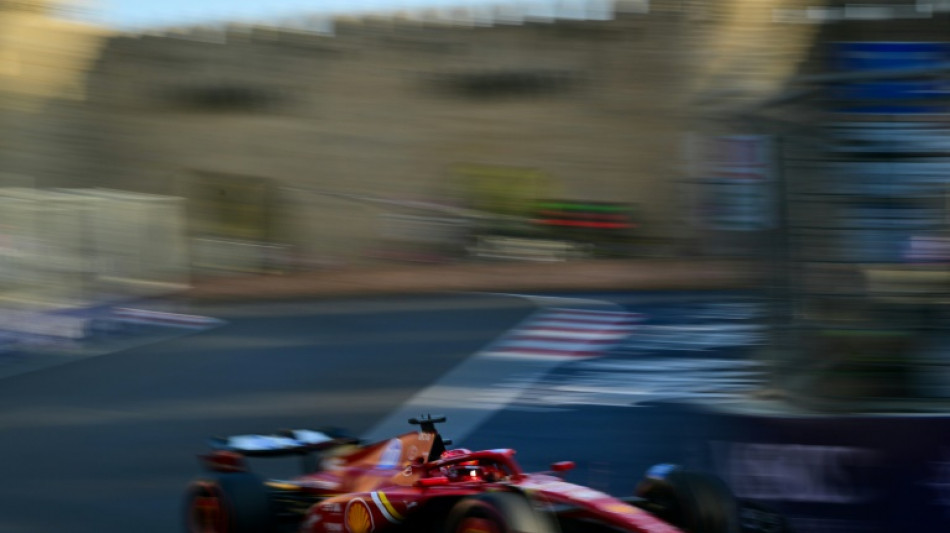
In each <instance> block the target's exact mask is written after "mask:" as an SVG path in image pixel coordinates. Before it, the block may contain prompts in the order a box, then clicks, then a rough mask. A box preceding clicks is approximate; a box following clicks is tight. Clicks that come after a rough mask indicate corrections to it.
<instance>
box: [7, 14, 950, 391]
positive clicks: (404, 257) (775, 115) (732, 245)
mask: <svg viewBox="0 0 950 533" xmlns="http://www.w3.org/2000/svg"><path fill="white" fill-rule="evenodd" d="M562 4H564V5H567V4H571V6H572V7H571V9H570V10H567V9H566V8H564V7H563V6H562V7H560V8H554V7H551V8H550V9H547V10H546V11H543V12H539V11H537V10H536V8H529V7H524V6H521V7H519V5H516V4H510V3H509V4H505V3H500V4H499V5H498V6H495V7H486V8H484V9H479V10H472V9H443V10H430V11H424V12H423V11H419V12H409V13H390V14H381V15H379V16H368V15H367V16H360V17H352V18H343V17H334V18H321V17H309V16H306V15H301V16H300V17H298V18H294V19H285V20H283V21H282V22H281V23H280V24H276V23H273V22H271V23H264V22H261V23H260V24H250V23H246V22H245V23H242V24H227V23H224V22H222V23H221V24H217V25H206V26H200V27H198V26H189V27H179V28H164V29H161V30H155V31H150V32H138V33H122V32H118V31H116V30H114V29H109V28H102V27H96V26H94V25H91V24H86V23H79V22H75V20H74V19H66V18H63V17H62V8H63V4H61V3H58V2H53V1H39V0H36V1H6V0H0V93H2V98H0V250H2V255H0V297H2V298H3V301H4V305H7V306H11V307H14V308H28V309H32V310H36V309H49V308H57V307H64V306H82V305H93V304H96V303H101V302H102V301H103V300H108V299H121V298H126V299H127V298H137V297H145V296H155V295H161V294H171V293H174V292H175V291H178V290H180V289H181V288H182V287H186V286H188V285H189V284H190V283H192V282H193V281H194V280H197V279H203V278H207V277H214V276H233V275H246V274H252V275H257V274H288V273H294V272H301V271H307V272H309V271H319V270H321V269H339V268H348V267H349V268H357V267H361V266H370V265H374V266H379V265H386V264H405V263H426V264H449V263H459V262H499V261H501V262H545V263H555V262H564V261H573V260H577V259H631V260H636V259H638V258H656V257H663V258H683V259H686V260H688V261H702V260H703V259H705V258H722V257H729V258H738V259H740V260H743V261H748V262H751V263H755V264H757V265H762V266H763V267H764V268H765V271H766V272H767V273H768V275H767V276H766V277H765V280H766V281H765V282H763V283H761V285H756V286H753V287H750V288H753V289H761V290H764V291H766V292H767V293H768V296H769V297H770V298H771V301H772V302H773V304H774V305H773V306H772V307H773V312H772V321H773V324H772V325H773V326H774V327H773V329H774V331H775V335H774V339H773V342H772V343H771V344H770V345H769V347H768V348H767V349H766V350H764V351H765V353H764V354H763V357H766V358H768V359H769V360H771V361H773V362H774V363H775V368H776V373H775V374H776V376H777V378H776V386H777V387H780V388H782V389H785V390H795V391H801V392H805V393H806V395H807V396H809V397H825V398H829V399H840V398H845V399H861V400H862V401H864V400H868V399H875V400H876V399H886V400H893V399H912V400H916V399H921V398H925V399H944V398H946V397H947V396H948V395H950V389H948V388H947V387H948V384H950V376H945V374H947V372H948V370H950V367H948V366H947V365H946V363H947V358H948V357H950V342H948V338H947V337H948V322H950V319H948V312H947V308H948V303H950V274H948V265H950V195H948V183H950V177H948V176H950V173H948V170H950V153H948V152H950V142H948V140H947V139H948V138H950V137H948V135H947V133H948V131H947V130H948V129H950V114H948V112H950V109H948V104H950V99H948V97H950V69H948V65H950V45H948V44H947V42H946V40H947V37H948V36H947V29H948V28H950V2H947V1H945V0H931V1H924V0H917V1H912V0H891V1H888V2H875V1H872V0H866V1H865V2H863V3H862V4H860V5H856V4H851V3H847V2H843V1H837V0H827V1H824V2H821V1H818V0H815V1H805V0H732V1H725V0H719V1H705V0H653V1H646V0H618V1H617V2H603V1H589V2H574V3H570V2H568V3H562ZM551 5H554V4H553V3H552V4H551ZM558 5H560V4H558ZM533 9H534V11H532V10H533ZM750 284H751V283H750Z"/></svg>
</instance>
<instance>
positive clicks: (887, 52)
mask: <svg viewBox="0 0 950 533" xmlns="http://www.w3.org/2000/svg"><path fill="white" fill-rule="evenodd" d="M830 46H831V58H832V59H831V62H832V65H831V67H832V71H834V72H838V73H851V72H855V73H857V72H870V71H882V70H896V69H927V68H932V67H936V66H937V65H940V64H944V63H947V62H950V43H945V42H840V43H832V44H831V45H830ZM831 96H832V99H833V100H834V101H835V103H834V105H835V106H836V108H837V110H839V111H842V112H847V113H881V114H932V113H945V112H947V110H948V107H947V106H946V104H945V103H943V102H942V101H945V99H946V98H948V97H950V83H948V82H947V81H946V80H945V79H941V78H940V77H920V78H906V79H899V78H898V79H880V80H867V81H854V82H843V83H837V84H834V85H832V87H831Z"/></svg>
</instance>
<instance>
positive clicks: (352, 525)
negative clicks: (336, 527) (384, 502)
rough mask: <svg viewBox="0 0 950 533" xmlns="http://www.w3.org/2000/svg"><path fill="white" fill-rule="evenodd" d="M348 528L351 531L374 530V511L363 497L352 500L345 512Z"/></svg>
mask: <svg viewBox="0 0 950 533" xmlns="http://www.w3.org/2000/svg"><path fill="white" fill-rule="evenodd" d="M344 521H345V522H346V530H347V531H348V532H349V533H370V531H373V528H374V526H373V513H372V512H370V510H369V506H368V505H366V502H364V501H363V499H362V498H356V499H354V500H350V502H349V503H347V504H346V512H345V514H344Z"/></svg>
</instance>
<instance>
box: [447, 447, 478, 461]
mask: <svg viewBox="0 0 950 533" xmlns="http://www.w3.org/2000/svg"><path fill="white" fill-rule="evenodd" d="M470 453H472V450H469V449H467V448H456V449H454V450H445V451H444V452H442V455H441V456H440V457H439V458H440V459H452V458H453V457H461V456H463V455H468V454H470Z"/></svg>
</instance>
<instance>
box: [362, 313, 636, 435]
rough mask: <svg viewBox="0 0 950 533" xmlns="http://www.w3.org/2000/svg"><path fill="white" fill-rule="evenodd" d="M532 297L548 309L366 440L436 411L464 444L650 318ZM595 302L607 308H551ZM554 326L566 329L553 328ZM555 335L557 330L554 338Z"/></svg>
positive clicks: (452, 373) (399, 430) (388, 419)
mask: <svg viewBox="0 0 950 533" xmlns="http://www.w3.org/2000/svg"><path fill="white" fill-rule="evenodd" d="M529 298H530V299H531V300H532V301H534V302H535V303H537V304H539V306H540V307H541V309H539V310H538V311H535V312H534V313H533V314H531V315H530V316H528V318H526V319H525V320H523V321H522V322H521V323H520V324H518V325H517V326H516V327H514V328H513V329H512V330H510V331H509V332H508V333H506V334H504V335H502V336H501V337H499V338H498V339H497V340H495V341H494V342H492V343H491V344H489V345H488V346H487V347H486V348H484V349H483V350H481V351H480V352H477V353H475V354H473V355H472V356H470V357H469V358H468V359H466V360H465V361H463V362H462V363H460V364H459V365H458V366H456V367H455V368H454V369H452V370H451V371H449V372H448V373H447V374H445V375H444V376H442V377H441V378H440V379H439V380H438V381H437V382H436V383H435V384H433V385H432V386H430V387H428V388H427V389H424V390H422V391H420V392H419V393H418V394H416V395H415V396H414V397H413V398H411V399H410V400H409V401H407V402H406V403H405V404H403V405H402V406H400V407H399V408H398V409H396V410H395V411H394V412H393V413H391V414H390V415H389V416H387V417H386V418H385V419H383V420H382V421H381V422H380V423H379V424H377V425H376V426H375V427H374V428H372V429H371V430H369V431H368V432H366V433H365V434H364V435H363V438H364V439H366V440H368V441H370V442H375V441H380V440H384V439H387V438H390V437H392V436H393V435H398V434H400V433H404V432H406V430H407V429H408V428H409V426H408V423H407V420H408V419H409V418H410V417H413V416H418V415H420V414H427V413H431V414H442V415H445V416H446V417H447V420H448V421H447V422H446V424H445V425H444V427H443V428H442V429H441V432H442V433H443V434H444V435H445V436H446V437H447V438H452V439H454V440H455V441H456V442H459V441H461V440H462V439H464V438H465V437H466V436H468V435H469V434H471V433H472V432H473V431H475V430H476V429H477V428H478V427H479V426H480V425H481V424H482V423H483V422H484V421H485V420H487V419H488V418H490V417H491V416H493V415H494V414H495V413H497V412H498V411H500V410H501V409H503V408H505V407H506V406H507V405H509V404H511V403H513V402H514V401H515V400H516V399H517V398H518V397H519V396H520V395H521V394H522V392H523V391H524V390H525V389H526V388H528V387H530V386H531V385H532V384H534V383H535V382H537V381H539V380H540V379H541V378H542V377H544V376H545V375H546V374H548V373H549V372H550V371H551V370H553V369H555V368H557V367H559V366H561V365H563V364H565V363H567V362H570V361H576V360H578V359H579V358H592V357H597V356H599V355H601V354H602V353H603V352H604V351H605V350H606V349H608V348H609V347H610V346H611V345H612V344H616V343H618V342H620V341H622V340H623V339H624V338H626V337H627V336H628V335H629V334H630V333H631V332H632V331H633V329H634V328H635V327H636V324H637V322H639V321H640V320H642V319H643V316H642V315H639V314H635V313H625V312H622V311H616V310H614V309H621V308H620V307H619V306H616V305H615V304H612V303H610V302H601V301H595V300H581V299H577V300H571V299H567V298H551V299H547V298H544V297H529ZM591 303H594V304H596V305H599V306H600V307H603V308H604V309H605V310H604V311H594V310H589V309H558V308H554V309H551V308H547V307H545V304H548V305H558V306H564V305H571V304H573V305H590V304H591ZM552 323H557V324H559V325H560V324H563V325H564V326H565V327H564V328H552V325H551V324H552ZM552 329H555V330H556V331H555V332H554V334H551V330H552ZM512 378H516V379H515V381H516V382H517V383H518V384H519V386H518V387H512V386H510V382H511V379H512Z"/></svg>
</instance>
